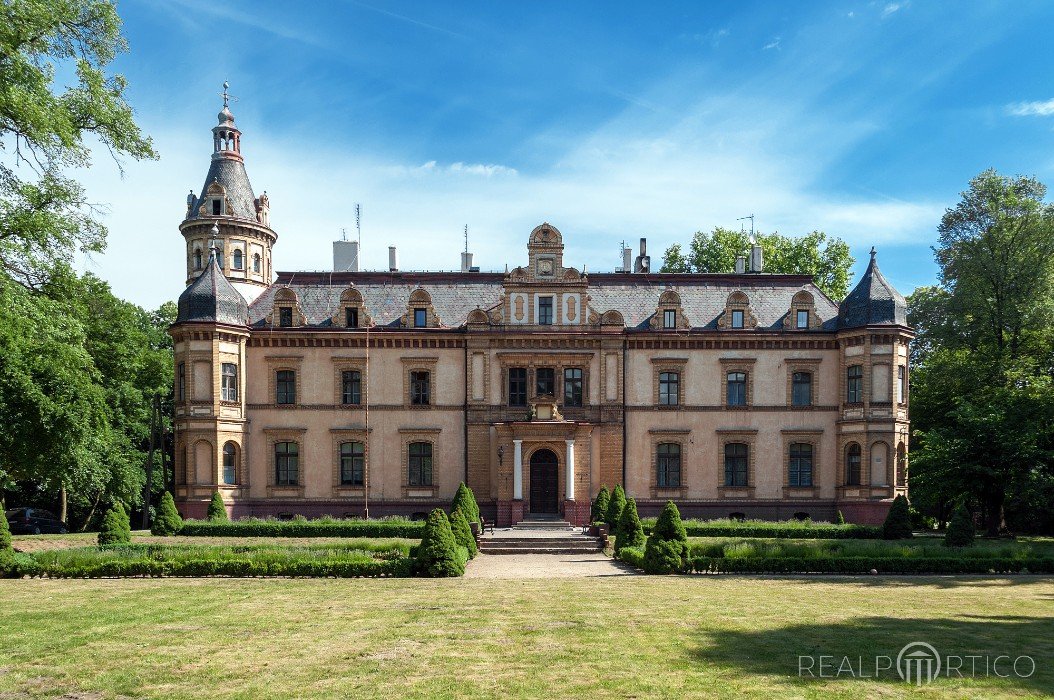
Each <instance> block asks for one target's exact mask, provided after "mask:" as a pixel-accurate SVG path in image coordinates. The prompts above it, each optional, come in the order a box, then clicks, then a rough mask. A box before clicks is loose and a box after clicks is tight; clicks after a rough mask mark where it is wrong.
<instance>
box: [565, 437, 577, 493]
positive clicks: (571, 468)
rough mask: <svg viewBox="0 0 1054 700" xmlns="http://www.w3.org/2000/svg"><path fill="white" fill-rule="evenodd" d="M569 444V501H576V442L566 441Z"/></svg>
mask: <svg viewBox="0 0 1054 700" xmlns="http://www.w3.org/2000/svg"><path fill="white" fill-rule="evenodd" d="M564 442H566V443H567V470H566V471H567V500H569V501H573V500H575V441H574V440H565V441H564Z"/></svg>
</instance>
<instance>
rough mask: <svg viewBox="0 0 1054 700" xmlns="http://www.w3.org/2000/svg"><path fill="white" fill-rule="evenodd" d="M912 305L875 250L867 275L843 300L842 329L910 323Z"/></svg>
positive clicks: (840, 325)
mask: <svg viewBox="0 0 1054 700" xmlns="http://www.w3.org/2000/svg"><path fill="white" fill-rule="evenodd" d="M907 325H908V304H907V301H905V299H904V297H903V296H902V295H901V294H900V292H898V291H897V290H896V289H894V288H893V285H891V284H890V283H889V282H887V281H886V278H885V277H884V276H883V275H882V272H881V271H880V270H879V269H878V261H877V260H876V256H875V249H874V248H872V249H871V262H870V263H868V265H867V270H866V271H865V272H864V276H863V277H861V278H860V282H859V283H857V285H856V287H855V288H854V289H853V291H851V292H849V296H847V297H846V298H845V300H844V301H843V302H842V308H841V314H840V318H839V327H840V328H862V327H864V326H907Z"/></svg>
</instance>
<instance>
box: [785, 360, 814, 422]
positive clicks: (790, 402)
mask: <svg viewBox="0 0 1054 700" xmlns="http://www.w3.org/2000/svg"><path fill="white" fill-rule="evenodd" d="M784 362H785V363H786V364H787V407H788V408H790V409H793V410H795V411H812V410H815V408H816V406H817V405H818V402H817V399H818V398H819V395H820V363H821V362H822V359H821V358H819V357H792V358H787V359H785V360H784ZM798 372H808V373H809V374H810V375H812V381H811V387H810V396H809V398H810V402H809V405H808V406H796V405H794V375H795V374H796V373H798Z"/></svg>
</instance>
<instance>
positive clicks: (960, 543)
mask: <svg viewBox="0 0 1054 700" xmlns="http://www.w3.org/2000/svg"><path fill="white" fill-rule="evenodd" d="M976 535H977V530H976V529H975V528H974V524H973V516H972V515H970V511H969V510H967V509H966V505H965V504H963V503H960V504H959V505H958V506H956V508H955V512H954V513H952V519H951V522H949V523H948V532H947V533H946V534H945V535H944V546H945V547H969V546H970V545H972V544H973V540H974V537H975V536H976Z"/></svg>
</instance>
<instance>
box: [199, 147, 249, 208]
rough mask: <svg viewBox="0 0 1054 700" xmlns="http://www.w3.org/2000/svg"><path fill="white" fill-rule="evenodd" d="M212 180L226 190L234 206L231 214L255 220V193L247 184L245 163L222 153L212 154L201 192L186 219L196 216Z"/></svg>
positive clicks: (247, 177) (247, 176)
mask: <svg viewBox="0 0 1054 700" xmlns="http://www.w3.org/2000/svg"><path fill="white" fill-rule="evenodd" d="M213 181H215V182H218V183H220V184H221V185H223V187H224V189H226V190H227V197H228V198H229V199H230V200H231V205H232V206H233V208H234V211H232V212H230V214H231V215H232V216H236V217H238V218H240V219H250V220H252V221H256V195H254V194H253V187H252V185H251V184H249V175H248V174H247V173H246V172H245V163H243V162H242V161H240V160H236V159H234V158H227V157H224V156H223V155H222V154H217V155H215V156H213V158H212V163H211V164H210V165H209V173H208V175H206V176H205V184H204V185H202V186H201V194H199V195H198V198H197V199H195V200H194V205H193V206H192V207H191V208H190V215H189V216H188V217H187V218H188V219H196V218H198V208H199V207H201V203H202V202H203V201H204V200H205V194H206V192H208V189H209V185H211V184H212V183H213Z"/></svg>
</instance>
